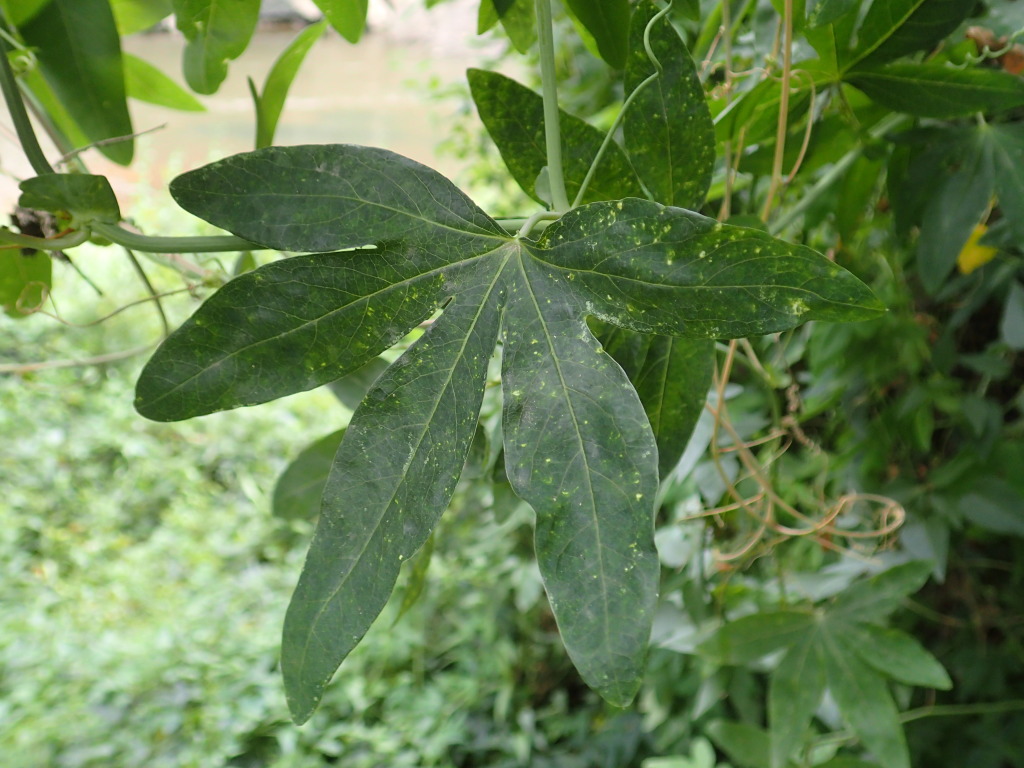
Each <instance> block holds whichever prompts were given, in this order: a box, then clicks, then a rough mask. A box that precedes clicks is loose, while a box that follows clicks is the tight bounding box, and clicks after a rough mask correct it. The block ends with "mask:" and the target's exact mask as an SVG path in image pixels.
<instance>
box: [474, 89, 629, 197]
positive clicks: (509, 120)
mask: <svg viewBox="0 0 1024 768" xmlns="http://www.w3.org/2000/svg"><path fill="white" fill-rule="evenodd" d="M467 77H468V79H469V87H470V91H471V92H472V94H473V101H474V103H475V104H476V108H477V111H478V112H479V113H480V119H481V120H482V121H483V124H484V126H485V127H486V128H487V132H488V133H489V134H490V136H491V138H492V139H493V140H494V143H495V144H496V145H497V146H498V150H499V151H500V152H501V157H502V159H503V160H504V161H505V165H506V166H508V170H509V172H510V173H511V174H512V177H513V178H514V179H515V180H516V181H517V182H518V183H519V186H520V187H522V188H523V190H524V191H525V192H526V194H528V195H530V197H532V198H533V199H534V200H536V201H537V202H544V200H543V198H542V197H541V195H539V194H538V193H537V190H536V188H535V184H536V181H537V177H538V176H539V175H540V172H541V171H542V170H543V169H544V168H545V167H546V166H547V162H548V160H547V152H546V149H545V143H544V102H543V99H541V96H540V94H538V93H534V92H533V91H531V90H530V89H529V88H527V87H525V86H523V85H520V84H519V83H517V82H516V81H515V80H512V79H511V78H508V77H505V76H504V75H501V74H499V73H497V72H488V71H485V70H480V69H471V70H469V71H468V72H467ZM560 125H561V128H562V170H563V173H564V175H565V186H566V191H567V192H568V195H569V199H570V200H572V199H573V198H574V197H575V196H576V194H577V192H579V189H580V185H581V184H582V182H583V179H584V178H585V177H586V175H587V171H588V170H589V169H590V164H591V163H592V162H593V160H594V158H595V157H597V151H598V149H600V147H601V142H603V141H604V136H603V135H602V133H601V132H600V131H599V130H597V129H596V128H594V127H593V126H592V125H590V124H589V123H586V122H584V121H583V120H580V119H579V118H578V117H573V116H572V115H570V114H567V113H566V112H560ZM644 196H645V195H644V193H643V189H642V188H641V187H640V183H639V182H638V181H637V180H636V175H635V174H634V173H633V170H632V169H631V168H630V165H629V161H628V160H627V159H626V156H625V155H624V154H623V152H622V150H621V149H620V148H619V146H618V144H615V143H612V144H611V145H609V147H608V149H607V150H606V151H605V153H604V156H603V157H602V158H601V164H600V165H599V166H598V167H597V171H596V172H595V174H594V177H593V179H592V180H591V182H590V186H589V187H587V191H586V194H585V195H584V197H583V202H592V201H595V200H614V199H617V198H620V197H644Z"/></svg>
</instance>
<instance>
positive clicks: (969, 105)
mask: <svg viewBox="0 0 1024 768" xmlns="http://www.w3.org/2000/svg"><path fill="white" fill-rule="evenodd" d="M846 79H847V80H848V81H849V82H850V83H852V84H853V85H855V86H856V87H857V88H859V89H860V90H862V91H864V93H866V94H867V95H868V96H870V97H871V98H872V99H873V100H874V101H876V102H878V103H879V104H881V105H882V106H884V107H888V108H889V109H892V110H894V111H896V112H907V113H909V114H911V115H917V116H918V117H947V118H948V117H959V116H962V115H970V114H972V113H974V112H990V111H991V112H1001V111H1005V110H1008V109H1013V108H1014V107H1019V106H1021V105H1024V79H1021V78H1019V77H1017V76H1016V75H1011V74H1010V73H1009V72H1003V71H1001V70H997V69H955V68H953V67H947V66H943V65H941V64H908V63H895V64H887V65H885V66H883V67H879V68H877V69H871V70H856V71H854V72H851V73H849V74H848V75H847V76H846Z"/></svg>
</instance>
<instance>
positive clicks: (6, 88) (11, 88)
mask: <svg viewBox="0 0 1024 768" xmlns="http://www.w3.org/2000/svg"><path fill="white" fill-rule="evenodd" d="M8 49H9V47H8V45H7V41H6V40H3V39H0V90H3V92H4V101H5V102H7V110H8V112H10V114H11V122H13V123H14V129H15V130H16V131H17V132H18V141H19V142H21V148H22V150H23V151H24V152H25V156H26V157H27V158H28V161H29V163H31V164H32V169H33V170H34V171H35V172H36V173H38V174H40V175H41V174H44V173H53V167H52V166H51V165H50V163H49V161H47V159H46V155H44V154H43V148H42V147H40V146H39V139H37V138H36V133H35V131H34V130H32V122H31V120H29V117H28V112H27V111H26V109H25V102H24V101H22V99H21V91H19V90H18V81H17V80H16V79H15V77H14V71H13V70H12V69H11V62H10V61H8V60H7V51H8Z"/></svg>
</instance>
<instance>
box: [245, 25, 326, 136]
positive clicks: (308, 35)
mask: <svg viewBox="0 0 1024 768" xmlns="http://www.w3.org/2000/svg"><path fill="white" fill-rule="evenodd" d="M326 28H327V23H326V22H323V21H322V22H320V23H319V24H313V25H311V26H308V27H306V28H305V29H304V30H302V31H301V32H300V33H299V34H298V35H296V37H295V39H294V40H292V42H291V43H290V44H289V45H288V47H287V48H285V49H284V51H282V52H281V55H280V56H278V57H277V60H276V61H275V62H274V66H272V67H271V68H270V72H269V74H267V79H266V81H265V82H264V83H263V92H262V93H261V94H260V95H259V97H258V98H256V149H260V148H262V147H269V146H270V145H271V144H273V143H274V133H275V132H276V131H277V121H278V120H279V119H280V118H281V111H282V110H283V109H284V102H285V99H287V98H288V90H289V89H290V88H291V87H292V82H293V81H294V80H295V76H296V75H297V74H298V72H299V67H300V66H302V62H303V60H304V59H305V58H306V54H307V53H309V51H310V49H311V48H312V47H313V43H315V42H316V41H317V40H319V39H320V36H321V35H322V34H323V32H324V29H326Z"/></svg>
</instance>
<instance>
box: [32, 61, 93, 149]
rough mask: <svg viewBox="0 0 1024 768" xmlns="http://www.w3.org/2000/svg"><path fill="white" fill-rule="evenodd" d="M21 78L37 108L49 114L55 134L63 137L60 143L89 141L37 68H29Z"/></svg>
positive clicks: (72, 144)
mask: <svg viewBox="0 0 1024 768" xmlns="http://www.w3.org/2000/svg"><path fill="white" fill-rule="evenodd" d="M21 79H22V81H23V82H24V83H25V85H26V86H27V87H28V89H29V91H30V92H31V93H32V97H33V98H34V99H35V100H36V102H37V103H38V104H39V108H40V109H41V110H43V112H44V113H45V114H46V115H48V116H49V118H50V120H51V121H52V123H53V126H54V129H55V131H56V132H57V134H58V135H60V136H61V137H62V138H63V139H64V141H63V142H62V143H64V144H67V145H69V146H73V147H84V146H86V145H87V144H89V143H90V140H89V138H88V137H87V136H86V135H85V132H84V131H83V130H82V129H81V127H79V125H78V123H77V122H75V120H74V118H73V117H72V116H71V113H70V112H69V111H68V110H67V108H66V107H65V106H64V104H62V103H61V101H60V99H58V98H57V94H56V93H54V90H53V88H51V87H50V84H49V83H47V82H46V78H44V77H43V76H42V74H40V72H39V70H38V69H32V70H29V71H28V72H26V73H25V74H24V75H22V77H21Z"/></svg>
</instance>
